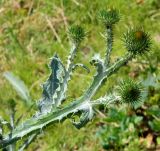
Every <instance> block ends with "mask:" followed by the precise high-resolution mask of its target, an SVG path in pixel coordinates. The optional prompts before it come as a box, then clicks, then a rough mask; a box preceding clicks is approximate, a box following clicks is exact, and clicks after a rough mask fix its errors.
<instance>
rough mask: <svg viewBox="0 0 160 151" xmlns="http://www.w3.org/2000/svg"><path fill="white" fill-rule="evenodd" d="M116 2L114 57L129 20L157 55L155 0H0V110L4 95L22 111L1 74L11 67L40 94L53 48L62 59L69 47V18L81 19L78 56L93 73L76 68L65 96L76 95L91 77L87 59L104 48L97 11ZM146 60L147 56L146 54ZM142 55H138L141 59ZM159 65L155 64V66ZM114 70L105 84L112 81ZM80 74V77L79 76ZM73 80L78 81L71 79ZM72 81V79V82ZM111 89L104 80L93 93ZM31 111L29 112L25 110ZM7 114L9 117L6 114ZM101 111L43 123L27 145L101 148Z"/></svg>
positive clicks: (159, 37)
mask: <svg viewBox="0 0 160 151" xmlns="http://www.w3.org/2000/svg"><path fill="white" fill-rule="evenodd" d="M108 7H115V8H117V9H119V11H120V13H121V21H120V23H119V24H118V25H117V26H116V27H115V43H114V50H113V56H112V59H115V58H116V57H117V56H119V55H122V54H123V52H124V50H123V48H124V47H123V44H122V42H121V37H122V34H123V32H124V31H126V29H127V28H128V26H143V27H144V29H145V30H146V31H148V32H149V34H150V35H151V38H152V43H153V47H152V52H151V53H150V56H151V57H152V58H154V57H159V58H160V51H159V50H160V46H159V43H160V22H159V19H160V6H159V4H158V0H145V1H143V0H141V1H140V0H121V1H118V0H115V1H109V0H101V1H99V0H94V1H90V0H79V1H78V0H45V1H43V0H35V1H33V0H27V1H25V0H24V1H23V0H15V1H12V0H7V1H5V0H0V103H1V105H0V114H1V115H5V116H6V115H7V114H8V111H7V110H6V111H4V109H3V108H4V107H6V106H7V105H6V104H7V103H6V102H7V101H8V100H9V99H11V98H13V99H14V100H16V102H17V103H18V105H17V112H18V114H20V113H24V112H25V108H24V106H23V103H22V101H21V100H20V98H19V97H18V96H17V94H16V93H15V92H14V90H13V89H12V87H11V86H10V85H9V84H8V82H7V81H6V80H5V79H4V77H3V76H2V74H3V72H5V71H12V72H13V73H14V74H16V75H17V76H19V77H20V78H21V79H22V80H23V81H24V82H25V84H26V85H27V86H28V88H29V90H30V93H31V95H32V97H33V98H34V100H35V101H36V100H38V99H39V98H40V96H41V91H42V90H41V87H40V84H42V83H43V81H45V79H46V77H47V75H48V74H49V70H48V65H47V64H48V63H49V58H50V57H52V56H53V54H54V53H55V52H57V53H58V55H59V56H60V57H61V59H62V60H63V61H64V62H66V57H67V55H68V53H69V39H68V36H67V28H68V27H69V26H70V25H72V24H80V25H82V26H83V27H84V28H85V29H86V31H87V32H88V36H87V38H86V39H85V41H84V42H83V43H82V45H81V49H80V51H79V54H78V57H77V60H76V62H83V63H84V64H86V65H87V66H89V67H90V68H92V70H91V73H90V74H87V73H86V72H85V71H83V70H78V71H77V72H76V73H75V74H74V79H73V81H72V82H70V85H69V87H70V89H69V90H70V91H69V92H68V95H69V98H75V97H78V96H80V94H82V93H83V89H85V88H86V87H87V86H88V85H89V82H88V81H90V80H91V78H92V74H93V72H94V68H93V67H91V65H90V64H89V61H88V60H89V59H90V58H91V56H93V54H95V53H100V54H101V55H103V54H104V50H105V41H104V40H103V37H102V34H103V32H104V28H103V26H102V25H101V24H100V23H99V21H98V20H97V18H96V16H97V13H98V11H99V10H101V9H107V8H108ZM143 59H145V61H148V59H146V58H143ZM141 60H142V57H140V58H139V59H138V61H141ZM133 66H134V64H132V63H131V64H129V66H127V67H124V68H123V69H121V70H120V72H119V73H118V75H119V76H120V77H125V76H126V74H127V75H128V73H130V72H133V69H132V67H133ZM158 68H159V66H158ZM116 77H117V75H114V76H113V77H112V78H111V80H110V81H109V85H110V86H112V85H114V84H116V82H117V80H119V78H118V79H117V80H115V78H116ZM79 79H81V80H79ZM75 81H76V82H75ZM74 83H76V84H74ZM107 89H109V87H108V86H107V85H105V86H103V87H102V88H101V90H100V92H99V93H98V94H97V96H99V95H102V94H104V93H105V92H106V90H107ZM28 116H29V113H28ZM6 118H8V117H6ZM101 120H102V117H101V116H99V115H98V116H97V118H96V119H95V120H94V121H93V122H92V123H89V124H88V125H87V126H86V127H85V128H82V129H81V130H76V129H75V128H74V127H73V126H72V125H71V123H70V122H69V121H66V122H64V123H63V124H56V125H53V126H50V127H49V128H47V130H45V131H44V134H42V136H39V139H38V140H36V141H35V143H33V144H32V145H31V146H30V147H29V149H28V150H34V148H37V150H45V151H51V150H52V151H54V150H55V151H59V150H61V151H66V150H67V151H70V150H78V151H99V150H102V149H101V148H102V147H101V145H100V142H99V140H98V138H95V133H96V130H97V128H98V127H97V126H96V123H99V122H100V121H101Z"/></svg>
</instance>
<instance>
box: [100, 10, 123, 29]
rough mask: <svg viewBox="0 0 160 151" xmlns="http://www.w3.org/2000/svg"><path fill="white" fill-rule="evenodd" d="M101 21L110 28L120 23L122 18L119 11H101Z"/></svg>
mask: <svg viewBox="0 0 160 151" xmlns="http://www.w3.org/2000/svg"><path fill="white" fill-rule="evenodd" d="M99 19H100V20H101V21H102V22H103V23H104V24H105V26H106V27H110V26H112V25H114V24H116V23H117V22H118V21H119V19H120V17H119V13H118V11H117V10H115V9H109V10H101V11H100V12H99Z"/></svg>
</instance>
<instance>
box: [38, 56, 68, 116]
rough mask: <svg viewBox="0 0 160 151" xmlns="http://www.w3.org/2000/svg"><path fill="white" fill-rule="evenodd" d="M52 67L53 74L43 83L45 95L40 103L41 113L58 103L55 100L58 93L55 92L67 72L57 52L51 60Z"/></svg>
mask: <svg viewBox="0 0 160 151" xmlns="http://www.w3.org/2000/svg"><path fill="white" fill-rule="evenodd" d="M50 68H51V74H50V76H49V78H48V80H47V81H46V82H45V83H44V84H43V97H42V98H41V100H40V101H39V104H38V106H39V109H40V112H41V113H47V112H50V110H51V109H52V106H54V104H56V102H54V101H55V100H54V97H55V96H54V95H56V93H55V92H56V90H57V89H58V88H59V85H60V83H61V82H62V81H63V77H64V75H65V74H66V70H65V67H64V66H63V64H62V62H61V60H60V59H59V57H58V56H57V55H56V54H55V55H54V57H53V58H52V60H51V63H50Z"/></svg>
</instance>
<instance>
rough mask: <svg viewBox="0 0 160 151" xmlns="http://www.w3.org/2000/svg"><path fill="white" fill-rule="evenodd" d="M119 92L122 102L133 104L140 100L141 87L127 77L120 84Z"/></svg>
mask: <svg viewBox="0 0 160 151" xmlns="http://www.w3.org/2000/svg"><path fill="white" fill-rule="evenodd" d="M119 94H120V97H121V101H122V103H126V104H129V105H131V106H134V105H135V104H136V103H139V102H140V101H141V98H142V88H141V85H140V84H139V83H136V82H134V81H133V80H131V79H128V80H126V81H123V82H122V83H121V84H120V86H119Z"/></svg>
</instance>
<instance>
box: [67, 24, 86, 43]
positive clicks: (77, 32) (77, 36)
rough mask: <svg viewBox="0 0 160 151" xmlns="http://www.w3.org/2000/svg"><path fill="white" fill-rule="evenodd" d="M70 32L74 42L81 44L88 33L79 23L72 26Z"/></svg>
mask: <svg viewBox="0 0 160 151" xmlns="http://www.w3.org/2000/svg"><path fill="white" fill-rule="evenodd" d="M68 33H69V36H70V38H71V40H72V42H73V43H75V44H79V43H80V42H81V41H82V40H83V39H84V37H85V35H86V33H85V32H84V29H83V28H82V27H81V26H79V25H75V26H71V27H70V28H69V31H68Z"/></svg>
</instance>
